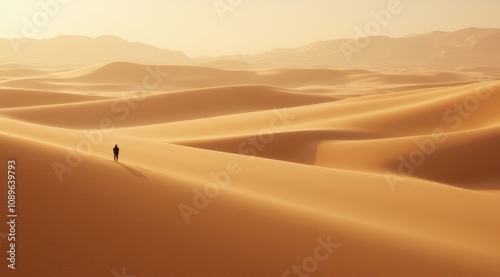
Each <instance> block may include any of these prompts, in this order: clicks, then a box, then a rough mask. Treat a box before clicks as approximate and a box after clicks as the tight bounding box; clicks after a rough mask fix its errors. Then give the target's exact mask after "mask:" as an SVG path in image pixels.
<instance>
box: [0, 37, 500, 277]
mask: <svg viewBox="0 0 500 277" xmlns="http://www.w3.org/2000/svg"><path fill="white" fill-rule="evenodd" d="M439 35H440V34H433V36H439ZM148 67H149V68H154V70H159V71H160V72H168V77H167V76H165V81H164V82H161V83H160V84H158V85H157V86H156V87H154V88H151V89H147V90H144V91H141V92H140V93H138V91H136V90H134V88H136V87H137V86H140V84H141V83H142V81H143V78H144V76H148V75H147V68H148ZM19 68H20V69H16V68H15V67H13V68H4V69H2V70H1V71H0V76H1V77H2V78H4V79H3V80H2V81H0V86H1V88H0V99H1V101H0V126H2V128H1V129H0V145H1V148H0V149H1V151H2V153H3V156H4V157H5V158H6V159H15V160H16V164H17V169H16V172H17V173H16V174H17V182H18V186H17V192H16V193H17V194H16V195H17V197H18V211H17V213H18V215H19V222H20V223H19V225H18V227H17V238H18V241H17V242H16V243H17V250H16V251H17V253H18V269H16V271H15V272H14V274H12V272H10V271H9V272H8V274H9V275H7V276H117V275H120V274H121V275H130V276H136V277H147V276H151V277H153V276H287V271H288V270H290V272H291V271H292V270H293V268H294V265H300V266H301V267H302V268H304V264H305V266H306V267H308V266H309V264H308V263H311V266H312V265H314V270H312V271H310V272H309V273H310V275H311V276H436V277H437V276H439V277H441V276H498V275H499V274H500V268H499V267H498V261H499V259H500V251H499V250H498V249H500V237H499V236H498V232H499V231H500V221H499V220H498V212H497V211H498V210H499V209H500V201H499V200H500V198H499V197H500V193H499V192H500V185H499V181H500V175H499V173H498V166H497V165H498V163H499V161H500V153H498V151H497V149H498V147H497V145H498V141H499V140H500V119H499V118H498V116H496V115H497V112H496V110H497V107H498V105H500V98H499V96H498V92H499V91H500V81H498V80H496V77H495V75H494V74H492V75H489V74H487V73H490V71H489V70H488V68H487V67H484V68H476V69H470V68H469V67H457V68H449V69H447V70H443V71H441V72H440V71H438V70H436V69H432V68H430V69H427V70H425V69H424V68H418V69H416V68H413V69H408V70H407V71H404V72H398V71H397V70H395V69H376V68H371V69H366V68H364V69H363V68H361V69H359V68H358V69H353V68H351V69H342V68H339V69H299V68H282V69H265V70H249V69H246V70H224V69H215V68H208V67H196V66H173V65H164V66H161V67H160V68H159V69H157V68H156V67H155V66H153V65H149V66H148V65H143V64H133V63H125V62H119V63H104V64H102V63H101V64H97V65H91V66H85V67H82V68H77V69H75V68H67V69H58V70H44V69H41V68H36V70H31V69H29V67H28V68H21V67H19ZM464 68H465V70H464ZM467 68H469V69H467ZM1 72H4V74H3V75H2V73H1ZM145 72H146V73H145ZM492 72H495V70H492ZM479 73H481V74H485V76H483V75H481V74H479ZM145 74H146V75H145ZM478 74H479V75H478ZM478 76H483V77H484V78H481V79H478ZM151 78H153V77H151ZM437 131H439V132H437ZM114 144H118V145H119V146H120V149H121V150H120V162H119V163H114V162H113V161H112V153H111V148H112V147H113V145H114ZM216 188H219V189H216ZM0 190H1V193H3V194H4V195H5V194H6V193H7V192H6V191H7V187H6V186H2V188H1V189H0ZM202 194H207V195H208V196H202ZM186 207H190V209H188V210H186ZM189 211H190V212H189ZM193 211H194V212H193ZM21 222H22V223H21ZM2 232H4V229H0V234H1V233H2ZM0 240H1V244H3V243H4V241H5V240H4V238H3V237H1V238H0ZM318 247H319V248H318ZM328 247H329V248H328ZM316 249H319V250H316ZM315 253H316V254H315ZM318 253H321V255H323V256H321V257H320V259H319V260H318V257H317V255H318ZM304 261H306V262H305V263H304ZM122 270H124V271H122ZM1 272H2V273H3V272H4V269H3V268H2V269H1ZM124 272H125V273H124ZM304 274H305V273H304ZM288 276H293V275H292V274H288Z"/></svg>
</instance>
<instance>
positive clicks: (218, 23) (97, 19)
mask: <svg viewBox="0 0 500 277" xmlns="http://www.w3.org/2000/svg"><path fill="white" fill-rule="evenodd" d="M41 3H46V6H45V7H43V5H41ZM390 3H392V4H393V5H396V6H397V7H398V8H397V11H398V12H397V13H392V12H391V9H388V5H389V4H390ZM398 3H399V4H398ZM216 7H217V8H216ZM382 10H385V11H387V12H386V13H384V12H383V13H384V14H385V15H388V13H389V14H390V17H391V18H390V20H389V21H388V19H389V18H388V17H384V21H381V23H383V24H381V23H376V21H374V20H375V19H374V17H373V12H380V11H382ZM393 10H394V9H393ZM499 12H500V1H499V0H0V21H1V24H0V36H1V37H4V38H8V37H9V36H12V35H18V36H22V37H32V36H34V37H35V38H48V37H54V36H57V35H62V34H65V35H85V36H90V37H96V36H101V35H116V36H120V37H122V38H124V39H126V40H130V41H137V42H143V43H147V44H152V45H155V46H158V47H161V48H167V49H172V50H179V51H183V52H185V53H186V54H188V55H190V56H194V57H196V56H201V55H221V54H237V53H240V54H253V53H258V52H263V51H268V50H271V49H273V48H282V47H298V46H302V45H305V44H307V43H310V42H313V41H317V40H327V39H335V38H351V37H354V36H355V35H356V29H357V28H359V29H361V30H365V29H366V28H367V26H368V27H371V28H372V29H371V30H372V32H373V33H374V34H380V35H388V36H395V37H398V36H404V35H407V34H414V33H422V32H429V31H432V30H445V31H454V30H458V29H461V28H466V27H471V26H474V27H494V28H500V15H499ZM386 23H387V24H386ZM384 25H385V26H384ZM369 30H370V29H369Z"/></svg>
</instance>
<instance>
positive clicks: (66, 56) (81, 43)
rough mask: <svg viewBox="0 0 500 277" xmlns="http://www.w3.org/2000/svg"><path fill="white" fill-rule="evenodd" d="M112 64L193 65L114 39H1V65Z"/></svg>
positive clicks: (180, 56)
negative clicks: (115, 62) (120, 62)
mask: <svg viewBox="0 0 500 277" xmlns="http://www.w3.org/2000/svg"><path fill="white" fill-rule="evenodd" d="M16 48H17V49H16ZM114 61H125V62H135V63H145V64H188V63H192V59H191V58H189V57H188V56H186V55H185V54H184V53H182V52H178V51H171V50H166V49H160V48H157V47H154V46H150V45H146V44H142V43H136V42H129V41H126V40H123V39H121V38H119V37H115V36H102V37H98V38H89V37H84V36H59V37H55V38H51V39H42V40H31V39H26V40H21V41H15V40H14V41H10V40H7V39H0V63H17V64H19V63H29V64H50V65H60V64H61V65H68V64H74V65H87V64H95V63H105V62H114Z"/></svg>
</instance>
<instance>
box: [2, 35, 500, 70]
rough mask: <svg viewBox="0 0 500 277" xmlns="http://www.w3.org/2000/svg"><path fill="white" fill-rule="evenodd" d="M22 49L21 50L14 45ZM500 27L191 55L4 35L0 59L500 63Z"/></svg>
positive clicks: (124, 44)
mask: <svg viewBox="0 0 500 277" xmlns="http://www.w3.org/2000/svg"><path fill="white" fill-rule="evenodd" d="M16 48H17V50H18V52H17V53H16V51H15V49H16ZM498 49H500V29H479V28H467V29H463V30H459V31H456V32H440V31H436V32H431V33H426V34H418V35H411V36H406V37H402V38H391V37H384V36H375V37H365V38H360V39H337V40H329V41H318V42H314V43H311V44H308V45H305V46H302V47H299V48H292V49H275V50H273V51H270V52H266V53H262V54H259V55H252V56H248V55H234V56H224V57H214V58H198V59H192V58H190V57H188V56H187V55H185V54H184V53H182V52H178V51H172V50H166V49H160V48H157V47H154V46H150V45H146V44H142V43H135V42H128V41H125V40H123V39H121V38H118V37H115V36H103V37H98V38H88V37H82V36H59V37H55V38H52V39H44V40H23V41H9V40H7V39H0V63H3V64H49V65H68V64H73V65H88V64H96V63H106V62H116V61H123V62H132V63H142V64H171V65H172V64H177V65H202V66H207V67H217V68H226V69H245V68H255V67H339V66H372V65H394V66H398V65H400V66H412V65H415V66H419V65H432V66H440V65H443V66H450V65H451V66H499V65H500V51H498Z"/></svg>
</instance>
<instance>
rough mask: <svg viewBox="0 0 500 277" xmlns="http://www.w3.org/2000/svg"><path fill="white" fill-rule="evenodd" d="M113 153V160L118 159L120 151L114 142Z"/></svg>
mask: <svg viewBox="0 0 500 277" xmlns="http://www.w3.org/2000/svg"><path fill="white" fill-rule="evenodd" d="M113 153H114V154H115V162H117V161H118V154H119V153H120V148H118V145H116V144H115V147H114V148H113Z"/></svg>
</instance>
